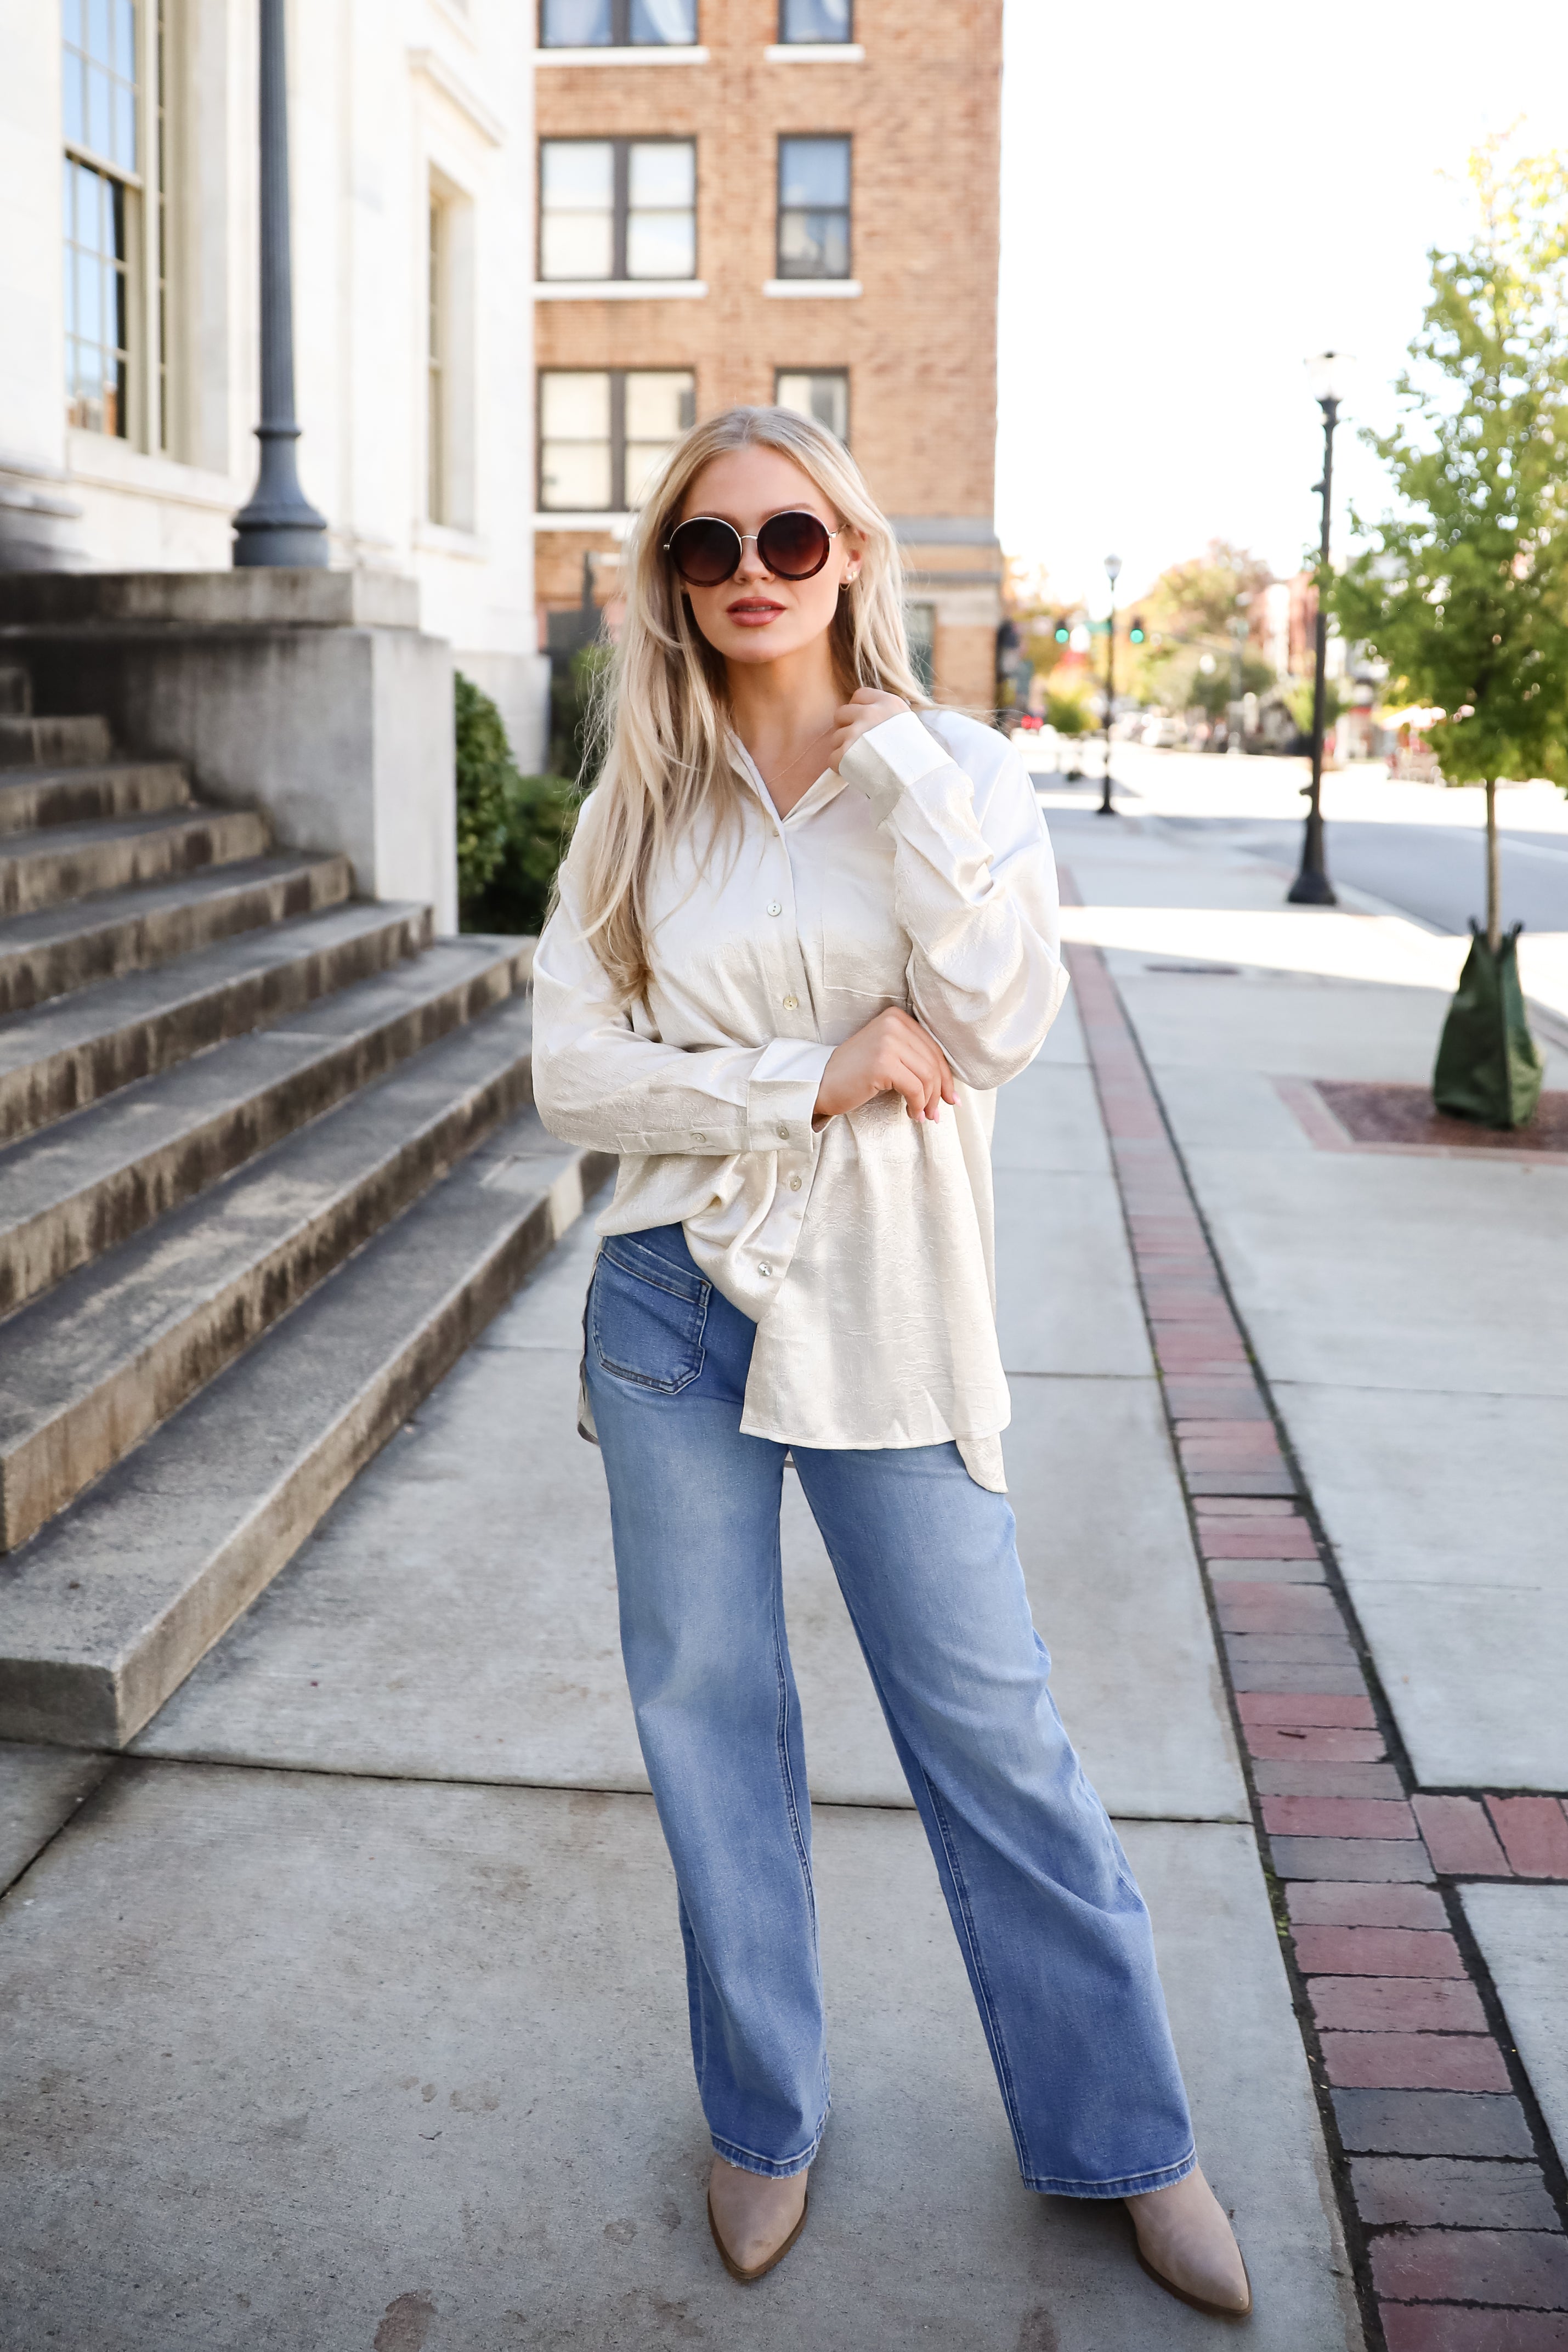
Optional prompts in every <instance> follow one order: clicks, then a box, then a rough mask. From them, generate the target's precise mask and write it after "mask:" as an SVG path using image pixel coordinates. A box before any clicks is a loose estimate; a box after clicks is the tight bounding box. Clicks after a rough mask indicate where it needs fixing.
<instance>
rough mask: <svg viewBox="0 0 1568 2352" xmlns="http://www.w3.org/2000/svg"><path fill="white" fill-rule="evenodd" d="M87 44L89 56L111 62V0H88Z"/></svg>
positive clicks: (100, 60) (101, 61)
mask: <svg viewBox="0 0 1568 2352" xmlns="http://www.w3.org/2000/svg"><path fill="white" fill-rule="evenodd" d="M87 46H88V54H89V57H93V58H97V59H98V61H99V64H100V65H107V64H108V63H109V0H87Z"/></svg>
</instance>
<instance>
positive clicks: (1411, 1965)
mask: <svg viewBox="0 0 1568 2352" xmlns="http://www.w3.org/2000/svg"><path fill="white" fill-rule="evenodd" d="M1292 1925H1293V1927H1294V1931H1295V1938H1296V1958H1297V1961H1298V1963H1299V1964H1300V1966H1301V1968H1302V1969H1305V1970H1306V1972H1307V1974H1308V1976H1336V1977H1349V1976H1358V1977H1463V1976H1465V1975H1466V1974H1467V1971H1466V1968H1465V1962H1464V1956H1463V1954H1462V1953H1461V1952H1460V1950H1459V1948H1458V1944H1456V1943H1455V1941H1454V1939H1453V1937H1452V1936H1449V1935H1446V1934H1443V1933H1442V1932H1440V1931H1438V1932H1434V1931H1432V1930H1430V1929H1413V1928H1409V1927H1307V1926H1306V1925H1305V1924H1304V1923H1302V1922H1300V1921H1292Z"/></svg>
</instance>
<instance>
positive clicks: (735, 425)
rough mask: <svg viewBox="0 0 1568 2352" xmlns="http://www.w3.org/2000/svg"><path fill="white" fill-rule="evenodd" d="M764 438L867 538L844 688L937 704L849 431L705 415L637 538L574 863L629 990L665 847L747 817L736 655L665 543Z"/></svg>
mask: <svg viewBox="0 0 1568 2352" xmlns="http://www.w3.org/2000/svg"><path fill="white" fill-rule="evenodd" d="M752 448H761V449H776V450H777V451H778V452H779V455H780V456H781V457H788V458H789V459H790V461H791V462H792V463H793V464H794V465H797V466H799V467H800V471H801V472H802V473H803V474H805V475H806V476H808V478H810V480H811V481H812V482H813V483H814V484H815V486H816V488H818V489H819V490H820V491H821V494H822V496H823V498H825V499H827V500H828V501H829V503H830V505H831V506H832V507H833V508H834V509H835V510H836V511H837V513H838V515H839V516H840V518H841V520H842V521H843V522H845V523H847V524H850V525H851V526H852V528H853V529H854V530H856V531H858V532H859V533H860V534H861V536H862V541H863V543H864V551H863V553H862V559H861V567H860V570H859V572H858V573H857V574H856V576H855V578H854V579H853V580H852V582H850V583H848V585H847V586H846V587H845V589H844V591H843V593H842V594H841V597H840V599H839V605H838V610H837V612H836V613H835V614H834V615H833V619H832V621H831V625H830V628H829V637H830V641H831V652H832V656H833V666H834V668H835V671H836V672H837V674H838V677H839V679H840V682H841V685H842V687H843V689H844V696H845V699H846V700H847V699H848V698H849V696H850V695H852V693H853V692H854V691H855V689H856V688H857V687H862V686H873V687H878V688H882V689H883V691H884V692H886V693H890V694H898V695H902V696H903V697H904V700H905V701H906V702H908V703H910V704H912V705H914V706H915V708H917V709H918V708H925V707H928V706H929V704H930V701H931V698H930V696H929V695H928V694H927V693H926V692H925V689H924V688H923V687H922V686H921V685H920V682H919V680H918V679H917V678H916V677H915V672H914V670H913V668H912V667H911V665H910V659H909V645H908V639H907V637H906V635H905V634H904V578H903V567H902V564H901V563H900V561H899V553H898V542H897V541H896V540H895V539H894V533H893V529H892V526H891V524H890V523H889V522H888V520H887V518H886V516H885V515H884V514H883V512H882V510H881V509H880V508H879V507H878V506H877V504H876V502H875V500H874V499H873V498H872V495H871V493H870V491H869V490H868V489H867V488H866V486H865V482H864V479H863V478H862V474H861V471H860V468H859V467H858V466H857V465H856V464H855V461H854V459H853V458H852V457H851V456H850V454H849V451H848V450H847V449H846V448H845V447H844V446H843V444H842V443H841V441H839V440H837V439H836V438H835V437H834V436H833V435H832V434H831V433H829V432H828V431H826V430H825V428H824V427H823V426H822V425H818V424H817V423H816V422H815V421H814V420H813V419H812V418H810V417H809V416H800V415H797V414H796V413H795V411H794V410H793V409H788V408H727V409H724V410H722V411H721V412H720V414H719V415H716V416H710V417H708V418H707V419H706V421H705V422H704V423H702V424H700V425H694V426H693V427H692V429H691V431H690V432H689V433H688V434H687V435H686V436H685V439H684V440H682V441H680V442H678V443H677V444H676V446H675V447H674V449H673V450H672V452H671V453H670V456H669V457H668V459H667V460H666V462H665V465H664V470H663V472H662V473H661V474H660V475H659V477H658V478H657V480H656V481H655V482H654V484H653V488H651V490H650V492H649V495H648V498H647V500H646V503H645V504H644V506H643V510H642V513H641V514H640V515H639V517H638V519H637V520H636V522H635V524H634V525H633V526H632V530H631V531H630V532H629V533H628V535H627V539H626V543H625V547H624V550H623V552H622V565H621V578H622V593H623V596H624V599H625V614H624V618H623V619H622V624H621V629H620V635H619V639H618V642H617V644H616V646H615V648H614V653H613V656H612V659H611V661H610V663H609V664H608V665H607V667H606V669H605V671H604V672H603V674H602V676H601V680H600V683H599V687H598V690H597V695H596V700H595V705H594V709H593V714H592V718H591V725H590V738H589V741H590V753H589V759H590V764H592V763H593V761H594V759H595V756H596V755H597V759H598V775H597V778H596V781H595V785H594V803H595V805H594V811H593V817H594V822H593V823H592V824H591V825H589V826H586V827H585V828H584V836H585V837H584V839H583V842H582V845H581V849H580V855H579V857H578V858H576V859H574V860H573V878H574V880H575V881H576V883H577V886H578V889H579V891H580V898H581V905H582V909H583V916H584V929H585V933H586V935H587V936H588V937H589V938H590V939H591V940H592V942H593V947H594V951H595V953H596V954H597V955H598V957H599V960H600V961H601V964H602V965H603V966H604V969H605V971H606V972H607V973H608V974H609V976H610V979H611V982H612V985H613V986H614V988H615V990H616V992H617V994H618V995H619V996H620V998H621V1000H622V1003H635V1002H636V1001H637V999H639V998H640V997H642V996H643V993H644V992H645V990H646V988H647V985H648V980H649V958H648V904H649V894H650V882H651V878H652V877H653V873H654V870H655V868H656V866H658V864H659V862H660V860H661V858H662V857H663V856H664V855H665V853H666V852H667V850H668V848H669V846H670V845H671V844H672V843H673V842H674V841H676V840H679V839H681V838H682V837H683V836H685V835H687V834H688V833H693V832H695V829H696V828H697V827H698V825H699V824H701V825H702V826H703V827H704V830H705V832H706V835H707V839H708V841H709V842H710V843H711V841H713V840H714V839H716V837H717V835H718V834H719V833H720V832H721V831H723V830H725V829H726V828H727V827H733V826H734V825H735V824H736V822H737V819H738V815H739V810H740V799H739V794H740V792H741V790H742V787H741V786H740V784H739V783H738V782H737V778H736V775H735V772H734V770H733V768H732V767H731V765H730V761H729V755H728V750H727V737H728V734H729V715H728V708H727V697H726V677H725V666H724V661H723V658H722V656H720V655H718V654H716V652H715V651H714V649H713V647H712V646H710V645H709V644H708V643H707V640H706V638H705V637H704V636H703V635H701V633H700V632H699V630H698V629H697V627H696V625H695V622H694V620H693V618H692V613H691V607H690V605H689V604H687V602H686V599H685V594H684V593H683V592H682V589H681V583H680V581H679V578H678V577H677V575H676V573H675V572H674V568H673V566H672V565H671V563H670V561H669V558H668V557H667V556H666V555H665V554H664V541H666V540H667V539H668V538H669V535H670V532H671V530H673V529H674V525H675V524H676V523H677V522H678V521H679V520H680V519H681V507H682V504H683V502H684V500H685V495H686V492H687V491H688V489H689V488H691V485H692V483H693V481H694V480H695V478H696V476H697V475H698V474H699V473H700V472H701V471H702V469H703V467H705V466H706V465H707V464H708V462H709V461H710V459H712V458H714V457H721V456H723V455H724V454H725V453H726V452H727V451H729V450H732V449H752Z"/></svg>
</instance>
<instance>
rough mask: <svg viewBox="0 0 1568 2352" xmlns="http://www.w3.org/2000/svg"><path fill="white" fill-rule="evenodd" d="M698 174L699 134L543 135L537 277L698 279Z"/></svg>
mask: <svg viewBox="0 0 1568 2352" xmlns="http://www.w3.org/2000/svg"><path fill="white" fill-rule="evenodd" d="M696 181H697V151H696V142H695V140H691V139H544V140H541V141H540V142H539V276H540V278H695V276H696V267H697V215H696Z"/></svg>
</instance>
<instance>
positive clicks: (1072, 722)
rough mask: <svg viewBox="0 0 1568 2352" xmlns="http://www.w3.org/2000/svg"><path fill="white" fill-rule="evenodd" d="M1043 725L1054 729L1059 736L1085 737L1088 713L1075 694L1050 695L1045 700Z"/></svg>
mask: <svg viewBox="0 0 1568 2352" xmlns="http://www.w3.org/2000/svg"><path fill="white" fill-rule="evenodd" d="M1045 723H1046V725H1047V726H1048V727H1054V728H1055V730H1056V731H1057V733H1058V734H1059V735H1087V733H1088V732H1089V713H1088V712H1087V711H1086V710H1085V709H1084V708H1083V705H1082V702H1080V700H1079V699H1078V697H1077V696H1076V695H1075V694H1051V693H1050V692H1049V691H1048V692H1047V694H1046V698H1045Z"/></svg>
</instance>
